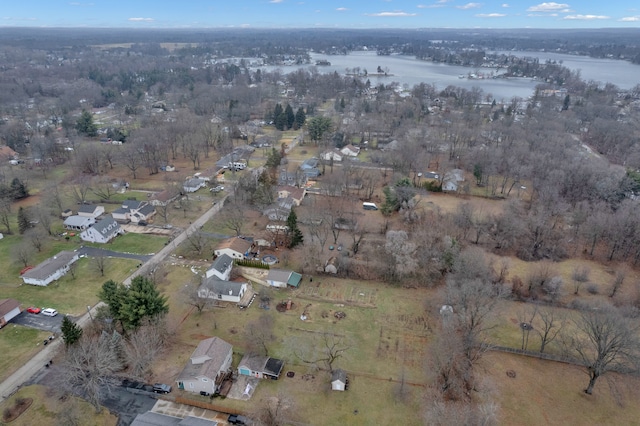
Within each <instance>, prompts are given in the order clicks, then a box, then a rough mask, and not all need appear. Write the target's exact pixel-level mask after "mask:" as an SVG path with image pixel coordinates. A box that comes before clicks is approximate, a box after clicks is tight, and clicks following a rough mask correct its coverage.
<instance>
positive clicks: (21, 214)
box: [18, 207, 31, 234]
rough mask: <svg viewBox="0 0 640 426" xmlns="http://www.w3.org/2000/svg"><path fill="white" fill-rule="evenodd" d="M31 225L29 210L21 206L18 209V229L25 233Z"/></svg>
mask: <svg viewBox="0 0 640 426" xmlns="http://www.w3.org/2000/svg"><path fill="white" fill-rule="evenodd" d="M29 226H31V225H30V224H29V216H27V212H26V211H25V210H24V208H23V207H20V209H19V210H18V231H19V232H20V233H21V234H24V233H25V232H27V229H29Z"/></svg>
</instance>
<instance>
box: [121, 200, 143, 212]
mask: <svg viewBox="0 0 640 426" xmlns="http://www.w3.org/2000/svg"><path fill="white" fill-rule="evenodd" d="M145 204H147V202H146V201H138V200H124V201H123V202H122V207H123V208H125V209H127V210H138V209H139V208H140V207H142V206H144V205H145Z"/></svg>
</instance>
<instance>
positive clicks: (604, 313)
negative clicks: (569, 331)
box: [569, 307, 640, 395]
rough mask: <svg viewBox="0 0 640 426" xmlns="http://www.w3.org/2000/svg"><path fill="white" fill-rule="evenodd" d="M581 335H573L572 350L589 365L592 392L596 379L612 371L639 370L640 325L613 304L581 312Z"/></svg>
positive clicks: (578, 321) (571, 339) (577, 320)
mask: <svg viewBox="0 0 640 426" xmlns="http://www.w3.org/2000/svg"><path fill="white" fill-rule="evenodd" d="M574 324H575V326H576V329H577V330H578V331H579V333H578V334H576V335H572V336H570V337H569V342H570V349H571V350H572V351H573V353H574V354H576V355H577V357H578V359H580V361H582V363H583V365H584V366H585V370H586V373H587V375H588V376H589V384H588V386H587V388H586V389H585V390H584V391H585V393H587V394H589V395H591V394H592V393H593V388H594V386H595V384H596V381H597V380H598V379H599V378H600V377H601V376H603V375H605V374H606V373H608V372H610V371H621V372H637V371H639V367H640V335H639V334H638V333H639V332H640V324H639V323H638V322H637V321H636V320H632V319H630V318H625V317H623V316H622V315H621V314H620V312H619V311H618V310H617V309H615V308H612V307H600V308H599V309H597V310H596V309H588V310H583V311H582V312H580V314H579V316H578V318H577V319H576V320H574Z"/></svg>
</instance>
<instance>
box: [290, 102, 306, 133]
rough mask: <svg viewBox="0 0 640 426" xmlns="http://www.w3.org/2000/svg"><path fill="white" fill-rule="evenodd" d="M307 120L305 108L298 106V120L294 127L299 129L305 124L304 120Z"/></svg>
mask: <svg viewBox="0 0 640 426" xmlns="http://www.w3.org/2000/svg"><path fill="white" fill-rule="evenodd" d="M306 120H307V115H306V114H305V113H304V109H303V108H302V107H299V108H298V111H296V120H295V122H294V123H293V128H294V129H295V130H298V129H299V128H301V127H302V126H304V122H305V121H306Z"/></svg>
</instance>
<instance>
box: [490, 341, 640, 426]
mask: <svg viewBox="0 0 640 426" xmlns="http://www.w3.org/2000/svg"><path fill="white" fill-rule="evenodd" d="M482 365H483V366H484V368H485V373H484V374H483V375H484V377H485V378H486V379H487V381H488V385H487V388H488V389H487V391H489V392H491V391H490V390H489V389H493V392H491V393H492V394H493V395H492V397H493V398H494V399H495V400H496V401H497V402H498V403H499V404H500V412H501V416H500V424H505V425H541V424H545V425H569V424H571V425H605V424H607V425H637V424H640V420H638V419H640V405H638V403H637V402H638V401H639V400H640V379H638V378H632V377H629V376H622V375H617V374H613V373H611V374H610V375H609V376H608V378H609V380H608V379H607V376H604V377H602V378H601V379H599V380H598V382H597V383H596V387H595V389H594V393H593V395H587V394H585V393H584V392H583V389H584V388H586V386H587V383H588V380H589V379H588V377H587V375H586V374H585V373H584V372H583V370H582V369H580V368H578V367H575V366H571V365H567V364H562V363H557V362H552V361H544V360H539V359H535V358H528V357H521V356H517V355H510V354H502V353H496V352H493V353H489V354H488V355H487V357H486V358H485V359H484V361H483V363H482ZM508 370H513V371H514V372H515V373H516V377H515V378H510V377H508V376H507V375H506V371H508ZM610 385H611V386H614V387H615V388H616V389H617V393H618V398H615V397H613V396H612V394H611V392H610V388H609V386H610Z"/></svg>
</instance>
